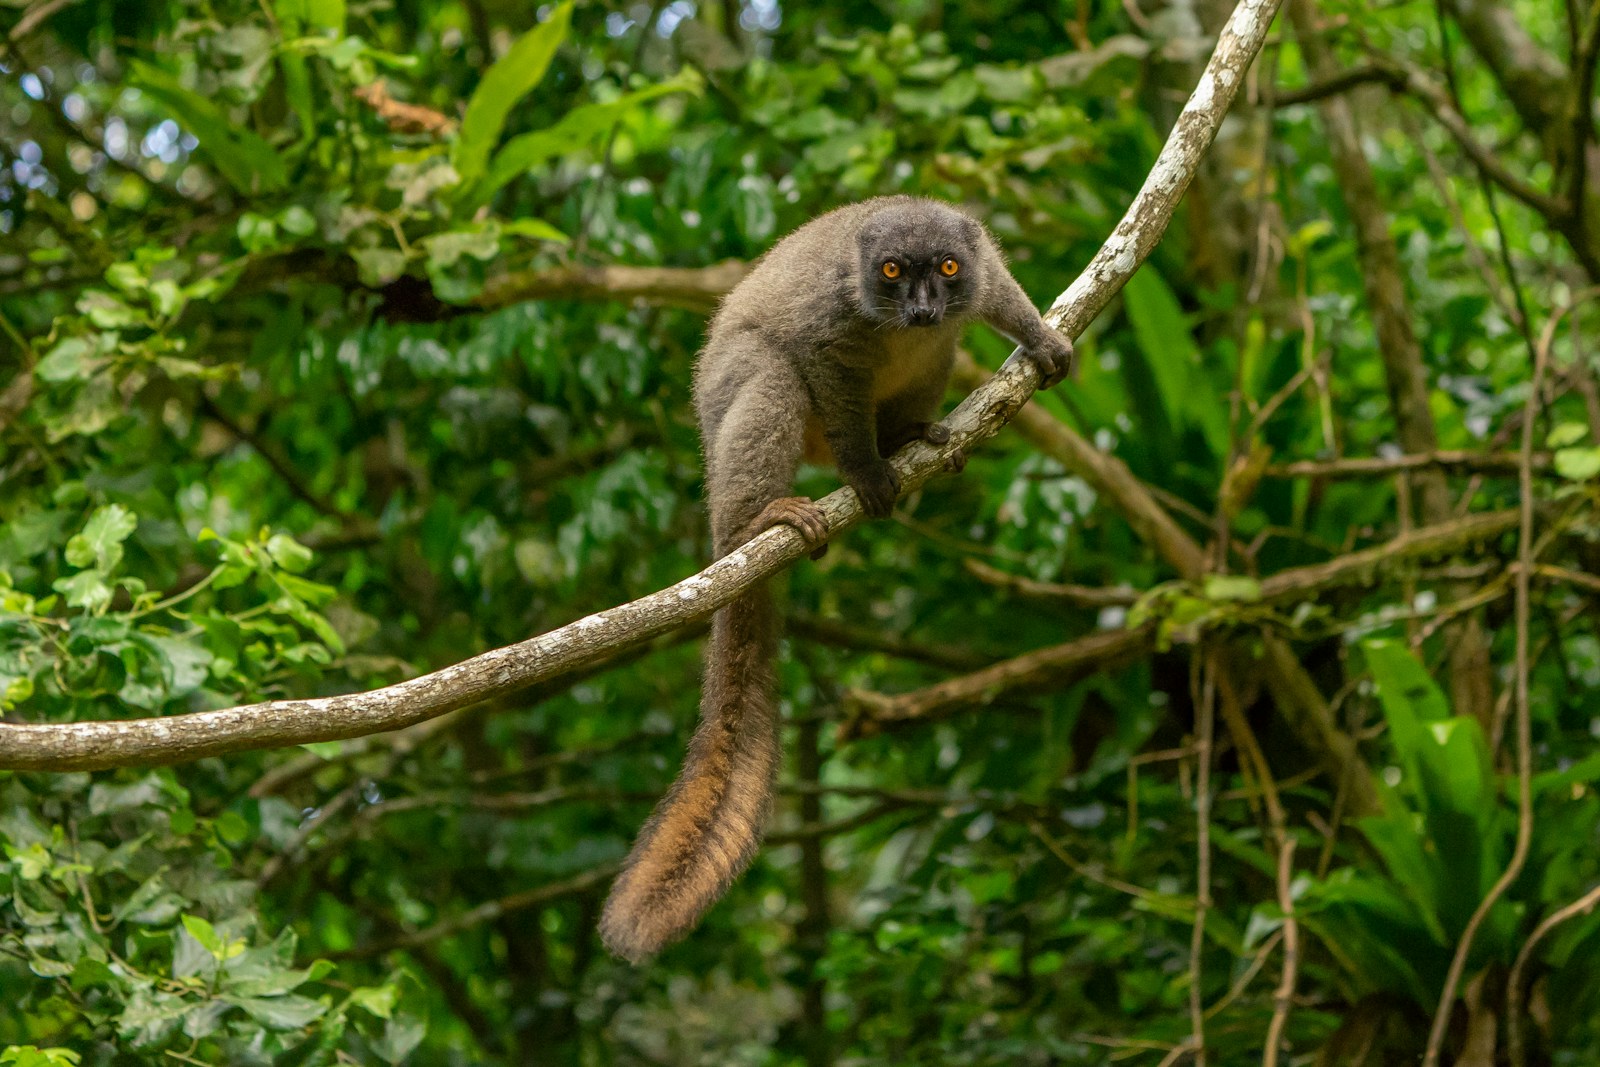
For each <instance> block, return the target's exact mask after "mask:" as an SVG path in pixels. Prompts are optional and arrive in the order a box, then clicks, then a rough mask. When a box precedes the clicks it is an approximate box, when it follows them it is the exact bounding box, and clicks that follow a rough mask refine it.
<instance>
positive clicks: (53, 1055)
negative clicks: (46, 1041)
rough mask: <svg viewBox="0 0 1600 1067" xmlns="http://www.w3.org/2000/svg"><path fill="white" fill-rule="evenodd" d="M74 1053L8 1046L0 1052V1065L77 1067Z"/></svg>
mask: <svg viewBox="0 0 1600 1067" xmlns="http://www.w3.org/2000/svg"><path fill="white" fill-rule="evenodd" d="M81 1062H82V1060H81V1059H80V1058H79V1056H78V1054H77V1053H76V1052H73V1051H72V1050H71V1049H66V1048H39V1047H37V1046H35V1045H8V1046H6V1049H5V1051H4V1052H0V1063H7V1064H12V1065H14V1067H77V1064H79V1063H81Z"/></svg>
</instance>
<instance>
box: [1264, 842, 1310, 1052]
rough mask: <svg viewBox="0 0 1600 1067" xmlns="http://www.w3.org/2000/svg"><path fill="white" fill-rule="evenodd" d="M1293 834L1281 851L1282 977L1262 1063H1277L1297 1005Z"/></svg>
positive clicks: (1279, 865)
mask: <svg viewBox="0 0 1600 1067" xmlns="http://www.w3.org/2000/svg"><path fill="white" fill-rule="evenodd" d="M1294 844H1295V842H1294V838H1292V837H1286V838H1284V840H1283V844H1282V847H1281V848H1280V849H1279V851H1278V907H1279V908H1281V909H1282V910H1283V977H1282V978H1281V979H1280V980H1279V982H1278V989H1277V991H1276V992H1275V993H1274V994H1273V997H1272V1021H1271V1022H1270V1023H1269V1024H1267V1045H1266V1048H1265V1049H1263V1050H1262V1053H1261V1067H1278V1049H1279V1047H1280V1046H1281V1045H1282V1044H1283V1031H1284V1029H1285V1028H1286V1027H1287V1026H1288V1025H1289V1009H1290V1008H1292V1007H1293V1006H1294V983H1295V975H1296V974H1297V973H1298V970H1299V967H1300V924H1299V922H1298V921H1297V920H1296V919H1295V917H1294V896H1293V894H1292V893H1291V892H1290V888H1291V886H1292V885H1293V880H1294Z"/></svg>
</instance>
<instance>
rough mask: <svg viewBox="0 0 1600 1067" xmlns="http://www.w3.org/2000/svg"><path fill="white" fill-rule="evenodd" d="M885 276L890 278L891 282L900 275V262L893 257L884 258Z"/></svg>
mask: <svg viewBox="0 0 1600 1067" xmlns="http://www.w3.org/2000/svg"><path fill="white" fill-rule="evenodd" d="M883 276H884V277H885V278H888V279H889V280H890V281H891V282H892V281H894V280H895V279H896V278H898V277H900V264H898V263H896V262H895V261H894V260H892V259H888V260H884V263H883Z"/></svg>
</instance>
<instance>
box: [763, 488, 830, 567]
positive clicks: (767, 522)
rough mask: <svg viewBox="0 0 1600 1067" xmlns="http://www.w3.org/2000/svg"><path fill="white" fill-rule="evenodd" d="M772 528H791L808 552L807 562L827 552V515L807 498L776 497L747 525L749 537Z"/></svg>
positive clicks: (819, 557)
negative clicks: (804, 543)
mask: <svg viewBox="0 0 1600 1067" xmlns="http://www.w3.org/2000/svg"><path fill="white" fill-rule="evenodd" d="M774 526H793V527H794V528H795V529H796V530H797V531H798V532H799V534H800V536H801V537H803V538H805V542H806V544H807V545H808V546H809V547H810V548H811V549H812V552H811V558H812V559H821V558H822V557H823V555H824V554H826V553H827V551H828V515H827V513H826V512H825V511H823V510H822V508H821V507H819V506H818V505H817V504H815V503H813V502H812V500H811V498H810V497H808V496H780V497H779V498H778V499H776V500H774V501H772V502H771V503H769V504H768V505H767V506H766V507H764V508H762V509H761V514H759V515H757V516H756V517H755V520H754V521H752V522H751V523H750V537H754V536H755V535H756V534H758V533H761V532H762V531H763V530H770V529H772V527H774Z"/></svg>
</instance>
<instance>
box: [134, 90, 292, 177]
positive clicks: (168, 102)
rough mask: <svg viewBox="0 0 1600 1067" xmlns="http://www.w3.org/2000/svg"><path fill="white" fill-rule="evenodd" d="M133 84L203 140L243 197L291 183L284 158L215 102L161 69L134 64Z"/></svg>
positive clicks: (223, 172)
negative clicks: (243, 194)
mask: <svg viewBox="0 0 1600 1067" xmlns="http://www.w3.org/2000/svg"><path fill="white" fill-rule="evenodd" d="M129 73H130V75H131V77H130V81H131V82H133V83H134V84H136V85H138V86H139V88H140V89H142V90H144V91H145V92H146V93H148V94H149V95H150V96H152V97H154V98H155V99H156V101H157V102H159V103H160V104H161V105H162V106H164V107H166V108H168V109H169V110H171V111H172V113H173V115H174V117H175V118H176V119H177V120H178V122H179V124H180V125H182V126H185V127H187V128H188V129H189V132H191V133H193V134H194V135H195V137H196V138H198V139H199V141H200V148H201V150H202V151H204V152H205V154H206V155H207V157H208V158H209V159H210V160H211V162H212V163H213V164H214V165H215V166H216V168H217V172H218V173H219V174H221V175H222V177H223V178H224V179H226V180H227V182H228V184H229V185H231V186H233V187H234V188H235V189H237V190H238V191H239V192H241V193H246V194H257V193H264V192H277V191H279V190H281V189H283V188H284V187H285V186H287V185H288V184H289V172H288V169H287V168H286V167H285V166H284V162H283V157H282V156H280V155H278V153H277V150H276V149H274V148H273V147H272V146H271V145H270V144H268V143H267V142H266V141H265V140H263V139H262V138H261V137H260V136H259V135H257V134H256V133H254V132H252V131H250V130H247V129H244V128H243V127H241V126H239V125H238V123H236V122H234V121H233V119H231V118H230V117H229V116H228V115H227V114H226V113H225V112H223V110H222V109H221V108H220V107H218V106H217V105H216V104H215V103H213V102H212V101H210V100H208V99H206V98H205V97H203V96H201V95H200V94H198V93H194V92H190V91H189V90H188V89H185V88H184V87H183V86H182V85H181V84H179V82H178V79H176V78H174V77H173V76H172V75H170V74H168V73H167V72H166V71H164V70H162V69H160V68H159V67H153V66H151V65H150V64H148V63H143V62H140V61H139V60H133V61H132V62H131V63H130V64H129Z"/></svg>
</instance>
